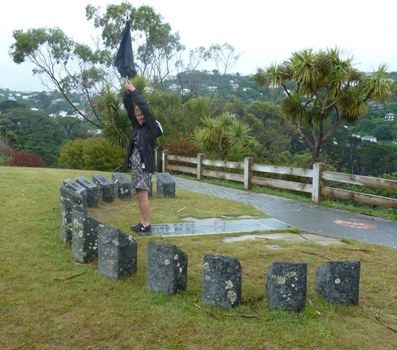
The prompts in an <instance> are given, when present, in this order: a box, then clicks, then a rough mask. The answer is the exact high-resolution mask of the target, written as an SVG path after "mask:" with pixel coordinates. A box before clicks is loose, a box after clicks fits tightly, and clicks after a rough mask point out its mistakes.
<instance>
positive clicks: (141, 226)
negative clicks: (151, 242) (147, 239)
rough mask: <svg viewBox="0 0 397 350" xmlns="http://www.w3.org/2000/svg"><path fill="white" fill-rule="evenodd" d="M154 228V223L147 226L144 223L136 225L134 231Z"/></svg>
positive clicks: (147, 230)
mask: <svg viewBox="0 0 397 350" xmlns="http://www.w3.org/2000/svg"><path fill="white" fill-rule="evenodd" d="M151 229H152V225H147V226H146V227H145V226H143V225H142V224H139V225H136V226H135V227H134V229H133V231H135V232H138V233H140V232H150V230H151Z"/></svg>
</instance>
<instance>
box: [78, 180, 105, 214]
mask: <svg viewBox="0 0 397 350" xmlns="http://www.w3.org/2000/svg"><path fill="white" fill-rule="evenodd" d="M75 181H76V182H77V183H78V184H80V185H81V186H83V187H84V188H85V189H86V191H87V207H89V208H96V207H97V206H98V202H99V195H100V193H99V187H98V185H97V184H95V183H94V182H92V181H91V180H88V179H87V178H86V177H85V176H79V177H77V178H76V180H75Z"/></svg>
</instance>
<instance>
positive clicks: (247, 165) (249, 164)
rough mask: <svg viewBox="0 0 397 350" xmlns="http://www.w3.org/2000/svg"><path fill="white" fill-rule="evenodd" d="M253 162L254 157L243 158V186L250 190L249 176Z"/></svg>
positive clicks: (250, 175)
mask: <svg viewBox="0 0 397 350" xmlns="http://www.w3.org/2000/svg"><path fill="white" fill-rule="evenodd" d="M253 163H254V158H252V157H246V158H244V188H245V189H246V190H250V189H251V187H252V183H251V177H252V170H251V167H252V164H253Z"/></svg>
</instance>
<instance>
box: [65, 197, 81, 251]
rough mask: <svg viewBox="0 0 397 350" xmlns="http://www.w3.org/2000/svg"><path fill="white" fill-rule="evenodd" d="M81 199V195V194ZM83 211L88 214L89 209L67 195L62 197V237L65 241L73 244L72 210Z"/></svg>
mask: <svg viewBox="0 0 397 350" xmlns="http://www.w3.org/2000/svg"><path fill="white" fill-rule="evenodd" d="M80 199H81V196H80ZM73 209H75V210H78V211H81V212H82V213H84V214H87V209H86V208H85V207H84V206H83V205H79V204H76V203H75V202H73V201H71V200H70V199H68V198H66V197H62V196H61V198H60V211H61V225H60V226H61V239H62V241H64V242H65V243H68V244H72V210H73Z"/></svg>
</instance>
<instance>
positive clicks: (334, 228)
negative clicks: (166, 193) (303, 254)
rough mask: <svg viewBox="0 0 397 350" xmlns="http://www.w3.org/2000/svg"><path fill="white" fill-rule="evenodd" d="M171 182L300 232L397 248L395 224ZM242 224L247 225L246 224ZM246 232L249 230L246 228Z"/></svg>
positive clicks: (298, 203)
mask: <svg viewBox="0 0 397 350" xmlns="http://www.w3.org/2000/svg"><path fill="white" fill-rule="evenodd" d="M174 179H175V184H176V187H177V188H178V187H180V188H184V189H187V190H190V191H193V192H198V193H203V194H206V195H210V196H214V197H219V198H225V199H230V200H234V201H239V202H242V203H245V204H250V205H252V206H254V207H255V208H257V209H259V210H261V211H263V212H264V213H266V214H267V215H268V216H270V217H271V218H273V219H275V220H276V221H278V222H281V223H285V224H286V226H292V227H296V228H299V229H300V230H301V231H305V232H308V233H315V234H319V235H322V236H327V237H333V238H350V239H354V240H357V241H362V242H366V243H371V244H380V245H384V246H388V247H391V248H394V249H397V222H396V221H391V220H385V219H381V218H377V217H373V216H369V215H362V214H355V213H351V212H348V211H344V210H338V209H332V208H328V207H323V206H321V205H317V204H313V203H307V202H301V201H297V200H293V199H286V198H281V197H276V196H271V195H266V194H260V193H254V192H251V191H245V190H236V189H232V188H226V187H223V186H217V185H212V184H207V183H204V182H200V181H195V180H187V179H184V178H179V177H174ZM214 200H216V199H215V198H214ZM246 223H247V224H248V222H247V221H246ZM281 226H282V225H281ZM247 231H250V230H249V227H247Z"/></svg>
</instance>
